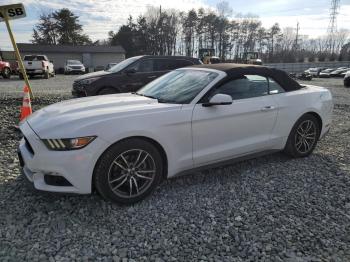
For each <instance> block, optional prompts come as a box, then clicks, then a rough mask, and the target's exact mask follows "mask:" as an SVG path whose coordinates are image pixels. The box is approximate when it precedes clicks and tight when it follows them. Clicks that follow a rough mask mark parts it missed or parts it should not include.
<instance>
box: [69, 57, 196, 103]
mask: <svg viewBox="0 0 350 262" xmlns="http://www.w3.org/2000/svg"><path fill="white" fill-rule="evenodd" d="M196 64H201V61H200V60H199V59H198V58H192V57H185V56H135V57H131V58H129V59H126V60H124V61H122V62H120V63H118V64H117V65H115V66H114V67H112V68H111V69H109V70H107V71H101V72H95V73H90V74H86V75H84V76H81V77H78V78H77V79H76V80H75V81H74V83H73V90H72V94H73V96H77V97H81V96H94V95H106V94H113V93H125V92H135V91H137V90H139V89H140V88H141V87H143V86H144V85H146V84H147V83H149V82H151V81H152V80H154V79H156V78H157V77H159V76H161V75H164V74H165V73H167V72H169V71H170V70H173V69H176V68H180V67H185V66H190V65H196Z"/></svg>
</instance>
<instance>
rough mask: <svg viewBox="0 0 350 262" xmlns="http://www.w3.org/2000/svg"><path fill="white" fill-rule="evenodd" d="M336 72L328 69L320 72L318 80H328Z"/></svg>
mask: <svg viewBox="0 0 350 262" xmlns="http://www.w3.org/2000/svg"><path fill="white" fill-rule="evenodd" d="M334 70H336V69H334V68H328V69H325V70H323V71H321V72H320V74H319V76H318V77H320V78H329V77H331V73H332V72H333V71H334Z"/></svg>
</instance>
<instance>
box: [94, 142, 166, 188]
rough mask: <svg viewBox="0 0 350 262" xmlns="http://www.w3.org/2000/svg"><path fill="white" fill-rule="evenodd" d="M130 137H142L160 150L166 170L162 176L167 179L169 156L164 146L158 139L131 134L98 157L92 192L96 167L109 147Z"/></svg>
mask: <svg viewBox="0 0 350 262" xmlns="http://www.w3.org/2000/svg"><path fill="white" fill-rule="evenodd" d="M129 139H142V140H145V141H147V142H149V143H151V144H152V145H154V146H155V147H156V148H157V150H158V151H159V152H160V155H161V157H162V163H163V165H164V170H163V174H162V178H163V179H166V178H167V174H168V156H167V153H166V151H165V149H164V147H163V146H162V145H161V144H160V143H159V142H158V141H156V140H155V139H153V138H150V137H146V136H130V137H125V138H122V139H120V140H118V141H116V142H114V143H113V144H111V145H110V146H109V147H107V148H106V149H105V150H104V151H103V152H102V154H101V155H100V156H99V158H98V159H97V161H96V163H95V165H94V169H93V173H92V176H91V192H92V191H93V190H94V188H95V185H94V176H95V173H96V172H95V170H96V167H97V165H98V163H99V162H100V160H101V158H102V156H103V154H104V153H105V152H106V151H107V150H108V149H109V148H111V147H112V146H114V145H115V144H118V143H120V142H122V141H125V140H129Z"/></svg>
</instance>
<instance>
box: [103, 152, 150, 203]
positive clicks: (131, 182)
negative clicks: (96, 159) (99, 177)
mask: <svg viewBox="0 0 350 262" xmlns="http://www.w3.org/2000/svg"><path fill="white" fill-rule="evenodd" d="M155 175H156V165H155V161H154V159H153V157H152V156H151V155H150V154H149V153H148V152H146V151H144V150H142V149H131V150H128V151H125V152H123V153H121V154H119V155H118V156H117V157H116V158H115V159H114V160H113V162H112V164H111V165H110V167H109V171H108V184H109V187H110V189H111V190H112V191H113V192H114V194H116V195H117V196H119V197H123V198H133V197H137V196H139V195H141V194H142V193H144V192H145V191H146V190H147V189H148V188H149V187H150V186H151V185H152V182H153V180H154V179H155Z"/></svg>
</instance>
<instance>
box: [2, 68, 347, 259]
mask: <svg viewBox="0 0 350 262" xmlns="http://www.w3.org/2000/svg"><path fill="white" fill-rule="evenodd" d="M75 77H76V76H59V75H58V76H57V77H55V78H52V79H50V80H33V81H31V83H32V85H33V91H34V94H35V97H36V98H35V100H34V101H33V105H34V109H35V110H36V109H38V108H40V107H42V106H44V105H47V104H51V103H53V102H57V101H60V100H62V99H66V98H69V96H70V95H69V94H70V89H71V83H72V81H73V79H74V78H75ZM306 83H307V84H316V85H322V86H327V87H329V88H330V90H331V91H332V93H333V96H334V98H335V103H336V104H335V110H334V123H333V127H332V129H331V132H330V133H329V135H328V136H327V137H326V138H325V139H324V140H322V141H320V142H319V144H318V147H317V149H316V150H315V152H314V154H313V155H311V156H310V157H308V158H305V159H290V158H288V157H287V156H285V155H283V154H282V153H277V154H274V155H271V156H265V157H261V158H258V159H253V160H249V161H244V162H240V163H237V164H234V165H231V166H226V167H223V168H217V169H210V170H206V171H203V172H200V173H196V174H193V175H189V176H185V177H180V178H177V179H172V180H169V181H165V182H164V183H163V184H162V185H161V186H160V187H159V188H158V189H157V190H156V192H155V193H154V194H153V195H152V196H151V197H149V198H148V199H146V200H145V201H143V202H140V203H138V204H136V205H134V206H118V205H115V204H111V203H109V202H105V201H103V200H102V199H101V198H100V197H99V196H97V195H95V194H94V195H91V196H62V195H54V194H48V193H40V192H36V191H33V190H31V189H30V188H29V187H28V186H26V183H25V179H24V178H23V177H22V176H20V173H19V170H18V160H17V157H16V146H17V141H18V139H19V136H18V134H17V133H15V132H14V131H13V128H12V126H13V125H14V124H16V123H17V120H18V114H19V112H18V110H19V106H20V104H21V99H20V98H19V96H20V92H19V91H20V90H21V89H22V86H23V84H22V82H20V81H18V80H15V79H13V80H10V81H5V80H3V79H0V94H1V95H0V97H1V99H0V101H1V103H0V114H1V116H2V119H1V120H0V121H1V122H0V123H1V124H0V261H24V260H27V261H74V260H78V261H200V260H202V261H290V262H292V261H350V164H349V163H350V154H349V153H350V89H345V88H343V86H342V82H341V79H335V80H332V79H321V80H315V81H312V82H306Z"/></svg>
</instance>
